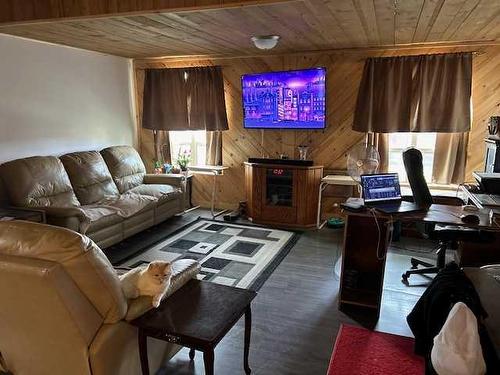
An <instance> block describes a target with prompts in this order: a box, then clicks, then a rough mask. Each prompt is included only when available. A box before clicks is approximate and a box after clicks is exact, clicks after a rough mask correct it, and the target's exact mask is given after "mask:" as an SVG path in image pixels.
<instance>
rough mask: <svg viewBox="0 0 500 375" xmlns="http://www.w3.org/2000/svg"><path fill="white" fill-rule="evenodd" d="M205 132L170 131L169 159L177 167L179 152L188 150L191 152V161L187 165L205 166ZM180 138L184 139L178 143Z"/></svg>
mask: <svg viewBox="0 0 500 375" xmlns="http://www.w3.org/2000/svg"><path fill="white" fill-rule="evenodd" d="M206 133H207V132H206V131H205V130H176V131H174V130H171V131H169V139H170V157H171V160H172V163H173V164H174V165H176V166H177V157H178V155H179V152H183V151H184V150H186V149H188V150H190V151H191V161H190V162H189V164H188V165H205V164H206V155H207V134H206ZM180 138H185V139H184V140H182V141H180Z"/></svg>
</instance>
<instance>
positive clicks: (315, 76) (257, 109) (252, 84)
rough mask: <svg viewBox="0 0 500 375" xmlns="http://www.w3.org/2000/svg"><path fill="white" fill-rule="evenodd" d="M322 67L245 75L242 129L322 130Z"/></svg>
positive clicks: (323, 83)
mask: <svg viewBox="0 0 500 375" xmlns="http://www.w3.org/2000/svg"><path fill="white" fill-rule="evenodd" d="M325 76H326V71H325V69H324V68H316V69H307V70H293V71H287V72H269V73H261V74H251V75H244V76H243V77H242V78H241V85H242V95H243V116H244V120H243V121H244V127H245V128H271V129H272V128H277V129H278V128H279V129H284V128H287V129H323V128H324V127H325V114H326V99H325V94H326V90H325Z"/></svg>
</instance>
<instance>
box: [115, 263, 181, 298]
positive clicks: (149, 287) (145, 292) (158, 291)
mask: <svg viewBox="0 0 500 375" xmlns="http://www.w3.org/2000/svg"><path fill="white" fill-rule="evenodd" d="M171 278H172V267H171V264H170V263H169V262H164V261H153V262H151V263H149V265H148V266H147V267H137V268H134V269H131V270H130V271H128V272H127V273H125V274H123V275H121V276H120V281H121V284H122V289H123V293H124V294H125V297H126V298H128V299H133V298H137V297H139V296H151V297H152V298H153V302H152V303H153V306H154V307H158V306H160V303H161V300H162V298H163V297H164V296H165V294H166V293H167V290H168V288H169V286H170V280H171Z"/></svg>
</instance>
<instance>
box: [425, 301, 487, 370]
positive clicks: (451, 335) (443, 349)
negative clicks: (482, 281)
mask: <svg viewBox="0 0 500 375" xmlns="http://www.w3.org/2000/svg"><path fill="white" fill-rule="evenodd" d="M431 362H432V366H433V367H434V370H435V371H436V372H437V373H438V374H439V375H483V374H485V373H486V364H485V363H484V358H483V352H482V349H481V343H480V340H479V333H478V328H477V319H476V317H475V315H474V313H473V312H472V311H471V310H470V309H469V308H468V307H467V305H466V304H464V303H462V302H458V303H456V304H455V306H453V308H452V309H451V311H450V313H449V314H448V318H447V319H446V322H445V323H444V325H443V328H441V331H440V332H439V334H438V335H437V336H436V337H434V346H433V348H432V351H431Z"/></svg>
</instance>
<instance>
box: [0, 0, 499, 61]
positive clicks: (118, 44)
mask: <svg viewBox="0 0 500 375" xmlns="http://www.w3.org/2000/svg"><path fill="white" fill-rule="evenodd" d="M181 3H182V2H181ZM212 5H213V4H212ZM2 19H4V20H5V17H3V18H2V17H0V20H2ZM0 33H5V34H11V35H17V36H22V37H26V38H31V39H36V40H41V41H46V42H52V43H56V44H63V45H68V46H73V47H79V48H84V49H88V50H93V51H99V52H104V53H108V54H112V55H118V56H125V57H133V58H141V57H160V56H194V55H205V56H245V55H256V54H258V53H261V52H260V51H258V50H257V49H256V48H255V47H254V46H253V45H252V43H251V41H250V37H251V36H254V35H265V34H278V35H280V36H281V41H280V43H279V45H278V47H277V48H276V49H275V50H273V53H276V54H282V53H289V52H301V51H314V50H331V49H343V48H364V47H377V46H384V47H385V46H401V45H407V44H433V43H444V42H446V43H457V42H458V43H464V44H473V43H493V44H495V43H498V42H499V41H500V1H499V0H399V1H398V0H289V1H279V2H274V3H273V2H260V3H259V2H252V3H249V4H248V5H245V4H243V3H241V2H240V3H239V4H238V6H234V4H233V5H232V6H226V5H225V4H223V3H222V2H220V4H219V5H218V6H217V7H216V8H210V7H208V8H202V9H194V10H193V9H189V10H183V9H181V10H179V8H176V9H171V10H166V11H162V12H154V13H152V12H146V11H142V12H134V13H133V14H130V13H128V14H117V13H114V14H104V15H102V14H101V15H100V16H99V17H94V18H92V16H87V17H83V18H78V17H76V18H67V19H63V20H60V19H59V20H55V21H54V20H35V21H34V22H25V23H23V22H20V23H6V24H2V23H0Z"/></svg>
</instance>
